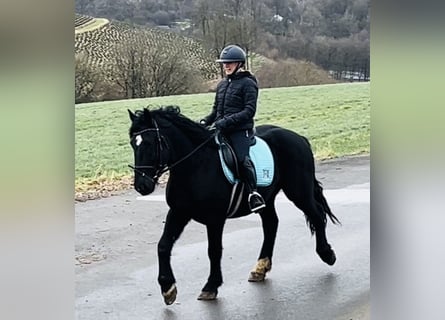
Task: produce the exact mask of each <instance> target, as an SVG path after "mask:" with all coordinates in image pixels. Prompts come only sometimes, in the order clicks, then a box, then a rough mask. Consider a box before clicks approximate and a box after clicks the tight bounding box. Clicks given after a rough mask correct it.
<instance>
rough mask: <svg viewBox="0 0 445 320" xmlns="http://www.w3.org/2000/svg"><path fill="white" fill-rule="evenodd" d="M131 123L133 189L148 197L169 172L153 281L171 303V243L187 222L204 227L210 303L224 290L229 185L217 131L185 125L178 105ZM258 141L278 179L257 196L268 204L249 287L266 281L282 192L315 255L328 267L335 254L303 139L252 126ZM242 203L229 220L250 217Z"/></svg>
mask: <svg viewBox="0 0 445 320" xmlns="http://www.w3.org/2000/svg"><path fill="white" fill-rule="evenodd" d="M128 112H129V114H130V119H131V122H132V123H131V127H130V131H129V133H130V139H131V142H130V143H131V146H132V148H133V150H134V160H135V164H134V166H130V167H131V168H133V170H134V171H135V177H134V187H135V189H136V190H137V191H138V192H139V193H140V194H142V195H147V194H150V193H151V192H153V190H154V189H155V186H156V184H157V179H158V177H159V176H160V175H161V174H162V173H163V172H165V171H167V170H169V171H170V175H169V179H168V184H167V188H166V200H167V204H168V206H169V212H168V215H167V218H166V221H165V226H164V231H163V234H162V236H161V239H160V240H159V243H158V259H159V277H158V282H159V284H160V286H161V292H162V295H163V297H164V301H165V303H166V304H168V305H169V304H172V303H173V302H174V301H175V299H176V294H177V289H176V285H175V277H174V275H173V271H172V268H171V264H170V255H171V251H172V248H173V244H174V243H175V241H176V240H177V239H178V238H179V236H180V235H181V233H182V231H183V230H184V227H185V226H186V225H187V223H188V222H189V221H190V220H191V219H194V220H196V221H198V222H200V223H202V224H204V225H205V226H206V228H207V238H208V256H209V259H210V275H209V277H208V280H207V283H206V284H205V285H204V287H203V289H202V292H201V294H200V295H199V297H198V299H199V300H213V299H216V296H217V294H218V287H219V286H220V285H221V284H222V282H223V279H222V273H221V256H222V235H223V229H224V224H225V221H226V219H227V211H226V210H227V206H228V203H229V200H230V197H231V192H232V185H231V184H230V183H229V182H228V180H227V179H226V178H225V177H224V174H223V171H222V169H221V166H220V163H219V162H220V160H219V158H218V152H217V148H218V147H217V144H216V142H215V141H214V139H213V138H214V135H215V133H214V131H212V130H208V129H207V128H204V127H203V126H201V125H200V124H198V123H196V122H194V121H192V120H190V119H188V118H187V117H185V116H184V115H182V114H181V113H180V109H179V107H175V106H168V107H163V108H160V109H157V110H148V109H147V108H145V109H143V110H138V111H136V112H135V113H133V112H132V111H130V110H128ZM257 135H258V136H259V137H261V138H263V139H264V140H265V141H266V142H267V144H268V145H269V147H270V149H271V151H272V154H273V157H274V159H275V176H274V178H273V181H272V184H271V185H270V186H268V187H260V188H259V190H258V191H259V192H260V193H261V195H262V196H263V197H264V199H265V201H266V208H265V209H264V210H263V211H262V212H261V213H260V217H261V220H262V226H263V233H264V241H263V245H262V248H261V252H260V254H259V257H258V261H257V263H256V265H255V267H254V269H253V270H252V271H251V273H250V276H249V281H263V280H264V278H265V275H266V272H268V271H270V269H271V266H272V255H273V249H274V243H275V237H276V232H277V227H278V217H277V213H276V211H275V205H274V200H275V197H276V195H277V193H278V192H279V191H280V190H283V192H284V194H285V195H286V196H287V198H288V199H289V200H290V201H292V202H293V203H294V204H295V205H296V206H297V207H298V208H299V209H301V210H302V211H303V212H304V214H305V217H306V221H307V224H308V226H309V228H310V231H311V233H312V234H314V233H315V237H316V252H317V253H318V255H319V256H320V258H321V259H322V260H323V261H324V262H326V263H327V264H329V265H333V264H334V263H335V260H336V256H335V253H334V251H333V250H332V248H331V246H330V245H329V243H328V241H327V239H326V222H327V219H326V216H328V217H329V218H330V219H331V221H332V222H333V223H334V224H337V223H339V221H338V219H337V218H336V217H335V215H334V214H333V213H332V212H331V210H330V208H329V206H328V203H327V201H326V199H325V197H324V196H323V189H322V187H321V184H320V183H319V182H318V181H317V179H316V177H315V166H314V158H313V154H312V150H311V147H310V144H309V142H308V140H307V139H306V138H304V137H303V136H301V135H298V134H296V133H294V132H292V131H290V130H287V129H283V128H280V127H277V126H272V125H263V126H259V127H257ZM249 213H250V212H249V209H248V204H247V200H246V198H244V199H243V201H242V202H241V205H240V206H239V208H238V210H237V211H236V212H235V214H234V215H233V216H231V217H232V218H237V217H241V216H245V215H248V214H249Z"/></svg>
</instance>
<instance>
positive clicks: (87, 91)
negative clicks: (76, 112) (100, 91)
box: [74, 55, 99, 103]
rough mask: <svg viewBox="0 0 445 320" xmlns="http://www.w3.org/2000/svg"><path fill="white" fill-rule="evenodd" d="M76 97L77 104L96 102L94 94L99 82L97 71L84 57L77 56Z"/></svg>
mask: <svg viewBox="0 0 445 320" xmlns="http://www.w3.org/2000/svg"><path fill="white" fill-rule="evenodd" d="M74 78H75V79H74V97H75V102H76V103H82V102H90V101H93V100H94V97H93V92H94V89H95V88H96V86H97V84H98V82H99V81H98V80H99V75H98V73H97V71H95V70H93V69H92V67H91V66H90V65H89V64H88V60H87V57H86V56H84V55H76V56H75V76H74Z"/></svg>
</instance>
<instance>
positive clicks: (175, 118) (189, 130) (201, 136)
mask: <svg viewBox="0 0 445 320" xmlns="http://www.w3.org/2000/svg"><path fill="white" fill-rule="evenodd" d="M144 110H146V111H148V112H149V113H150V115H151V117H152V118H153V119H154V120H156V122H157V123H158V124H159V126H161V127H163V126H166V127H168V126H169V125H170V124H173V125H175V126H176V127H177V128H179V129H180V130H181V131H183V132H184V133H185V134H186V135H187V136H188V137H189V138H190V139H192V140H194V141H197V142H200V141H202V140H205V139H207V138H208V137H209V136H210V134H211V132H210V131H209V130H207V129H206V128H205V127H203V126H202V125H200V124H199V123H197V122H195V121H193V120H191V119H189V118H188V117H186V116H185V115H183V114H182V113H181V108H180V107H179V106H174V105H168V106H161V107H160V108H158V109H154V110H149V109H148V108H144ZM144 110H139V111H136V115H138V114H140V113H143V112H144ZM146 111H145V112H146Z"/></svg>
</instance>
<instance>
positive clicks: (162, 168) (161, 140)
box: [128, 119, 215, 184]
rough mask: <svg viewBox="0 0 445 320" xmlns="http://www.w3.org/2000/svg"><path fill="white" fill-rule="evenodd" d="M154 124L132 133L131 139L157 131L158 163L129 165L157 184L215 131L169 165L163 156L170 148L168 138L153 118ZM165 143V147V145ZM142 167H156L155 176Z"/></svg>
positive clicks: (208, 139)
mask: <svg viewBox="0 0 445 320" xmlns="http://www.w3.org/2000/svg"><path fill="white" fill-rule="evenodd" d="M153 124H154V128H146V129H143V130H141V131H137V132H135V133H133V134H132V137H131V140H133V139H135V137H137V136H138V135H141V134H142V133H146V132H155V133H156V140H157V144H156V145H157V152H158V161H157V165H155V166H133V165H131V164H129V165H128V166H129V167H130V168H131V169H133V171H134V172H135V173H137V174H140V175H141V176H142V177H144V178H147V179H149V180H150V181H151V182H152V183H154V184H157V183H158V179H159V177H160V176H161V175H162V174H163V173H165V172H167V171H169V170H170V169H172V168H173V167H175V166H177V165H178V164H180V163H181V162H182V161H184V160H186V159H188V158H189V157H190V156H192V155H193V154H194V153H195V152H196V151H198V150H199V149H201V148H202V147H203V146H204V145H205V144H206V143H207V142H209V141H210V140H211V139H212V138H213V137H214V136H215V133H213V134H211V135H210V136H209V137H208V138H207V139H206V140H204V142H202V143H201V144H199V145H198V146H197V147H196V148H195V149H193V150H192V151H191V152H189V153H188V154H187V155H185V156H184V157H182V158H181V159H179V160H178V161H176V162H175V163H173V164H172V165H170V166H169V165H168V163H167V162H168V160H167V161H163V160H164V159H163V157H162V153H163V151H164V150H166V151H167V150H168V149H170V147H169V145H168V142H167V139H166V138H165V137H164V136H163V135H162V134H161V132H160V130H159V126H158V124H157V122H156V120H154V119H153ZM163 145H164V147H163ZM169 158H170V157H169V156H168V155H167V159H169ZM140 169H154V170H155V175H154V176H153V177H150V176H149V175H147V174H146V173H145V172H143V171H141V170H140Z"/></svg>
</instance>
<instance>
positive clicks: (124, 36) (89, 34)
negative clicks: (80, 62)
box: [74, 14, 219, 80]
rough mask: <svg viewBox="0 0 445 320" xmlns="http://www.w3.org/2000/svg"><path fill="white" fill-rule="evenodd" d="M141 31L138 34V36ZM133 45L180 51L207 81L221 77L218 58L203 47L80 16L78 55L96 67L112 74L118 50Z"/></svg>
mask: <svg viewBox="0 0 445 320" xmlns="http://www.w3.org/2000/svg"><path fill="white" fill-rule="evenodd" d="M136 31H137V32H136ZM127 44H128V46H130V45H132V44H138V45H142V46H144V47H146V48H161V49H162V51H163V52H167V53H168V52H170V51H171V50H172V49H180V50H181V51H183V52H185V53H186V54H187V56H188V58H189V59H190V61H189V62H190V64H194V65H196V66H199V69H198V70H199V71H200V72H201V74H202V76H203V77H204V79H208V80H211V79H214V78H215V77H216V76H217V75H218V71H219V69H218V66H217V64H215V57H214V55H212V54H211V52H209V51H207V50H206V49H205V48H204V47H203V46H202V44H201V43H200V42H199V41H198V40H196V39H193V38H187V37H184V36H181V35H179V34H176V33H174V32H170V31H166V30H162V29H160V28H151V27H140V26H132V25H129V24H126V23H123V22H118V21H109V20H107V19H102V18H94V17H90V16H85V15H80V14H76V16H75V42H74V47H75V54H76V55H81V56H84V57H86V59H87V60H88V63H89V64H90V65H91V66H92V67H96V68H100V69H101V70H103V71H106V72H107V71H108V72H109V71H111V70H112V68H113V65H114V62H115V57H116V54H117V52H118V51H117V48H118V47H119V46H125V45H127Z"/></svg>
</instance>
